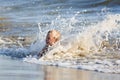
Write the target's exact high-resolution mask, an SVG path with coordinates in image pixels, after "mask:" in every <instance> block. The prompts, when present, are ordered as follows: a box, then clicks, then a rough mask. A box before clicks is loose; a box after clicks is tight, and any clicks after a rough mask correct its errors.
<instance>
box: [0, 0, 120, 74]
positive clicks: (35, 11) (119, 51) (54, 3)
mask: <svg viewBox="0 0 120 80" xmlns="http://www.w3.org/2000/svg"><path fill="white" fill-rule="evenodd" d="M0 2H1V3H0V35H1V36H0V55H2V56H8V57H11V58H12V59H19V60H20V61H23V62H29V63H33V64H41V65H54V66H60V67H69V68H75V69H83V70H94V71H98V72H106V73H120V60H119V59H120V14H119V13H120V6H119V5H120V1H119V0H113V1H112V0H99V1H98V0H49V1H48V0H29V1H26V0H12V1H10V0H7V1H2V0H1V1H0ZM52 29H56V30H58V31H60V33H61V35H62V37H61V40H60V41H59V43H60V44H58V45H56V46H53V47H52V48H51V49H50V50H49V51H48V52H47V53H46V55H45V56H43V57H42V58H40V59H36V57H31V56H27V55H29V54H34V55H35V54H37V53H39V51H40V50H41V49H42V48H43V47H44V45H45V37H46V34H47V32H48V31H49V30H52Z"/></svg>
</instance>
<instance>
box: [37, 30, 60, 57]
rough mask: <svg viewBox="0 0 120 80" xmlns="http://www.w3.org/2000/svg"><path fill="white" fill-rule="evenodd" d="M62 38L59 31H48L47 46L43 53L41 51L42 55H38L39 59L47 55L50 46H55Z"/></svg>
mask: <svg viewBox="0 0 120 80" xmlns="http://www.w3.org/2000/svg"><path fill="white" fill-rule="evenodd" d="M60 37H61V34H60V32H59V31H57V30H50V31H48V33H47V36H46V45H45V47H44V48H43V49H42V51H40V53H39V54H38V57H39V58H40V57H42V56H43V55H45V54H46V52H47V51H48V48H49V46H53V45H54V44H55V43H56V42H58V41H59V40H60Z"/></svg>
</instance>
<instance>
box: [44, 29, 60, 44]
mask: <svg viewBox="0 0 120 80" xmlns="http://www.w3.org/2000/svg"><path fill="white" fill-rule="evenodd" d="M59 38H60V33H59V32H58V31H56V30H52V31H49V32H48V34H47V36H46V44H47V45H49V46H52V45H54V44H55V43H56V42H57V41H58V40H59Z"/></svg>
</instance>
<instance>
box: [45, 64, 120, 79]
mask: <svg viewBox="0 0 120 80" xmlns="http://www.w3.org/2000/svg"><path fill="white" fill-rule="evenodd" d="M44 73H45V74H44V80H119V79H120V76H119V74H108V73H99V72H93V71H84V70H77V69H68V68H59V67H53V66H45V68H44Z"/></svg>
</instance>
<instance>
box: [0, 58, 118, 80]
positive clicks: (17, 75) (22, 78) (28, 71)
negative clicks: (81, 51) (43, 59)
mask: <svg viewBox="0 0 120 80" xmlns="http://www.w3.org/2000/svg"><path fill="white" fill-rule="evenodd" d="M8 79H9V80H14V79H15V80H78V79H80V80H113V79H114V80H119V79H120V76H119V74H106V73H97V72H92V71H85V70H77V69H70V68H60V67H55V66H42V65H38V64H31V63H26V62H23V61H21V60H16V59H11V58H9V57H5V56H0V80H8Z"/></svg>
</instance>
